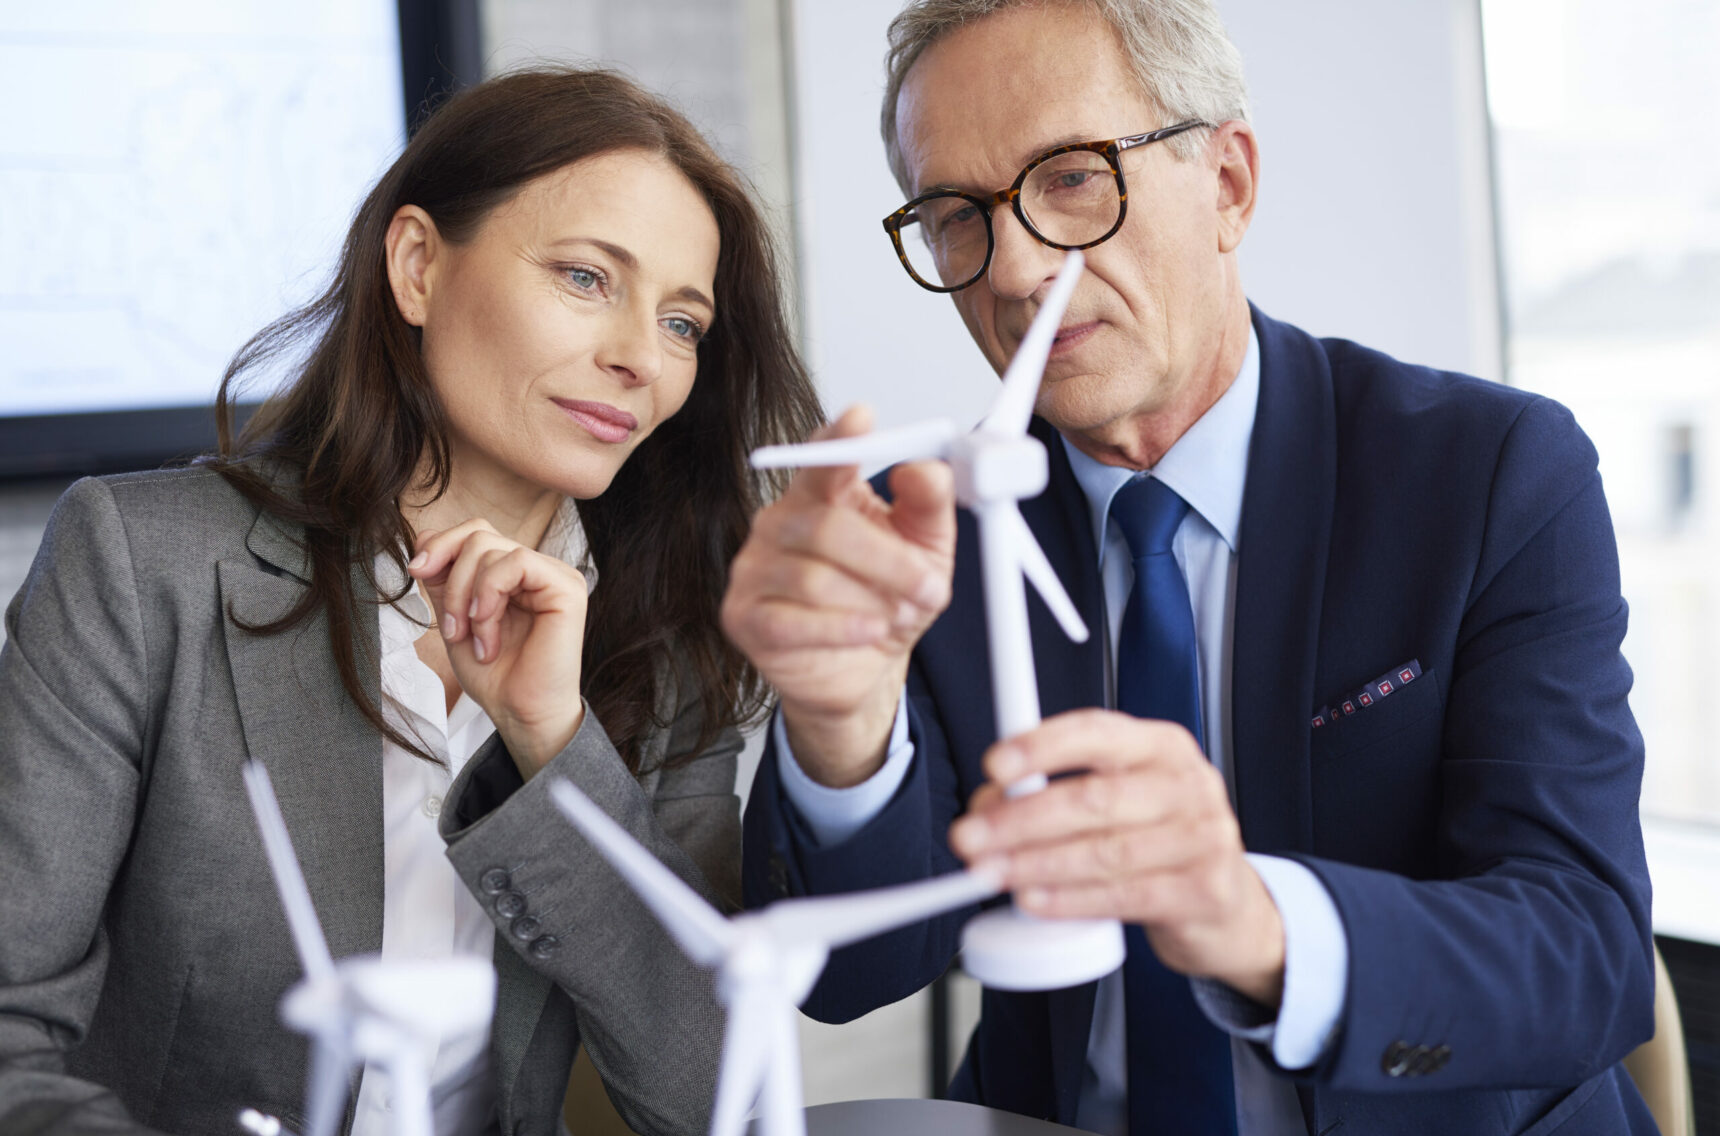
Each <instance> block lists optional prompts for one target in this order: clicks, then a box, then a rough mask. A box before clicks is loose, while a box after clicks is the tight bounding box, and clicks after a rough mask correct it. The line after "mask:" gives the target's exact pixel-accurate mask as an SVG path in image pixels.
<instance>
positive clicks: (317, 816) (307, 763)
mask: <svg viewBox="0 0 1720 1136" xmlns="http://www.w3.org/2000/svg"><path fill="white" fill-rule="evenodd" d="M246 546H247V547H248V548H249V549H250V551H251V552H252V554H253V555H254V556H255V557H256V561H253V562H250V563H246V562H244V561H242V560H223V561H221V562H220V563H219V564H218V565H217V566H216V573H217V577H218V580H219V586H220V594H221V605H222V610H223V615H224V618H223V619H222V621H221V627H222V632H223V634H224V636H225V639H226V647H227V661H228V666H229V668H230V670H231V673H232V678H233V689H234V692H235V694H236V696H237V699H238V704H239V717H240V722H241V724H242V726H243V729H244V733H245V746H246V749H247V750H248V751H249V753H248V756H250V757H253V758H255V759H257V760H258V761H261V762H262V763H263V765H264V767H265V768H266V769H267V770H268V771H269V778H270V780H271V781H272V782H273V783H274V788H275V794H276V796H277V797H279V798H280V802H281V812H282V814H283V815H284V816H285V818H286V822H287V829H288V831H289V832H291V833H292V836H293V847H294V851H295V852H297V854H298V858H299V862H300V864H301V865H302V866H303V868H304V874H305V882H306V883H307V884H308V886H309V887H310V892H311V898H312V900H313V901H314V902H315V904H316V909H317V915H318V917H319V919H320V920H321V922H322V925H323V933H324V934H325V935H326V936H327V938H328V942H329V950H330V951H331V952H332V953H333V954H334V956H335V957H336V958H341V957H344V956H346V955H351V954H365V953H374V952H377V951H380V950H381V949H382V896H383V855H382V815H383V814H382V743H381V740H380V739H379V738H378V736H377V733H376V730H375V728H374V727H372V726H371V725H370V723H369V722H367V721H366V720H365V718H364V716H363V715H362V714H361V713H360V712H359V710H358V708H357V707H356V706H354V705H353V704H352V700H351V699H350V698H348V697H347V695H346V690H345V688H344V687H342V685H341V681H340V673H339V671H338V670H337V669H336V667H335V662H334V658H333V655H332V653H331V652H330V650H329V646H328V624H327V621H326V618H325V617H324V616H322V615H321V614H318V615H316V616H314V617H313V618H311V619H309V620H307V621H306V622H304V623H302V624H300V625H299V626H297V627H294V628H292V629H291V630H288V631H284V632H281V633H278V634H274V635H259V634H255V633H252V632H249V631H246V630H244V629H243V628H242V627H240V626H238V624H237V623H235V619H237V620H238V621H241V622H244V623H247V624H257V623H264V622H268V621H270V620H274V619H278V618H279V617H280V616H281V615H282V614H284V613H285V612H286V611H288V610H289V609H290V608H291V607H292V606H293V605H294V604H296V603H297V602H298V601H299V600H300V599H301V598H302V597H303V596H304V591H305V586H306V583H307V580H308V577H309V575H310V569H309V566H308V560H307V558H306V555H305V552H304V550H303V549H302V548H301V547H300V546H299V544H298V542H297V541H296V540H294V539H293V537H292V536H291V535H290V534H289V533H288V532H287V531H286V530H285V529H284V528H283V527H282V526H281V525H280V524H279V523H278V522H277V521H275V520H274V519H273V518H271V517H270V516H269V515H268V514H266V513H265V514H260V515H259V517H258V520H257V522H256V523H255V524H254V525H253V526H252V529H251V533H250V535H249V537H248V538H247V540H246ZM368 598H369V596H368V595H366V594H361V597H360V603H359V604H358V610H359V613H360V615H359V618H358V620H357V624H356V626H355V627H354V639H355V643H354V646H355V648H356V650H357V656H358V669H359V674H360V676H361V679H362V681H363V682H364V684H365V689H366V693H367V694H369V695H370V697H371V698H373V699H374V698H377V697H378V696H379V694H380V683H381V680H380V674H379V671H378V664H377V658H378V654H377V653H378V650H379V645H378V638H377V619H376V609H375V607H374V605H371V604H369V603H367V602H365V601H366V600H368Z"/></svg>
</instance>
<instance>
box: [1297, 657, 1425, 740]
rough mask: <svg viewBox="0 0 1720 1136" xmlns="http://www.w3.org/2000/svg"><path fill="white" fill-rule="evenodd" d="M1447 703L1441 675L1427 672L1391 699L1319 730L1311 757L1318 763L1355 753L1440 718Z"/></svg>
mask: <svg viewBox="0 0 1720 1136" xmlns="http://www.w3.org/2000/svg"><path fill="white" fill-rule="evenodd" d="M1444 702H1445V700H1444V697H1443V696H1442V693H1441V691H1440V689H1439V673H1438V672H1437V671H1435V670H1431V669H1429V670H1424V671H1422V673H1421V675H1420V677H1419V678H1417V679H1416V680H1415V681H1414V682H1410V683H1405V684H1404V685H1402V686H1400V687H1398V688H1397V689H1396V690H1394V691H1392V693H1391V695H1390V696H1389V697H1386V698H1381V699H1380V700H1379V701H1377V702H1375V703H1374V704H1373V705H1372V706H1369V707H1366V708H1365V709H1363V710H1361V711H1360V712H1358V713H1355V714H1350V715H1348V716H1345V717H1341V718H1338V719H1336V720H1334V721H1331V722H1328V723H1326V724H1325V725H1324V726H1321V727H1320V728H1319V729H1316V730H1315V731H1314V732H1313V737H1312V738H1311V739H1310V741H1309V754H1310V756H1311V757H1312V758H1313V759H1314V760H1315V761H1319V760H1321V759H1322V758H1337V757H1342V756H1343V755H1345V754H1348V753H1354V752H1355V751H1356V750H1359V749H1362V748H1364V747H1366V746H1371V745H1373V744H1374V743H1376V742H1382V741H1384V740H1386V739H1387V738H1389V737H1392V736H1393V735H1395V734H1399V733H1401V732H1403V731H1404V730H1407V729H1409V728H1410V727H1411V726H1413V725H1415V724H1416V723H1418V722H1422V721H1425V720H1426V719H1428V718H1431V717H1433V716H1435V715H1437V714H1438V713H1439V712H1440V710H1441V708H1442V707H1443V706H1444Z"/></svg>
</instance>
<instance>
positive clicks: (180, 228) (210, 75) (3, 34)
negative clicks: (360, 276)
mask: <svg viewBox="0 0 1720 1136" xmlns="http://www.w3.org/2000/svg"><path fill="white" fill-rule="evenodd" d="M396 3H397V0H304V2H297V3H291V4H283V3H280V2H279V0H150V2H149V3H146V4H139V3H135V2H134V0H80V2H79V3H75V4H55V3H43V4H6V5H0V106H5V107H6V108H7V110H6V127H5V129H4V130H0V472H18V471H20V470H21V469H29V468H31V467H32V464H34V466H36V467H40V468H44V469H45V468H50V467H52V466H53V465H54V461H53V460H52V457H51V455H49V456H47V457H44V456H43V455H41V454H35V456H34V457H32V453H33V452H34V451H33V450H32V444H33V443H32V439H35V440H36V441H38V442H39V441H40V440H41V436H42V435H43V434H44V433H47V434H54V435H61V434H64V435H66V437H65V438H62V439H60V440H59V444H60V445H61V452H63V451H65V450H66V449H68V448H69V449H72V450H75V449H77V448H78V445H79V443H78V441H77V439H76V437H75V435H76V432H77V428H78V426H79V425H80V424H82V425H83V426H85V427H87V428H88V430H90V431H94V432H95V433H97V434H100V433H102V432H103V431H107V432H110V433H111V432H114V431H118V433H119V435H125V434H126V433H127V431H128V426H127V423H130V424H131V426H133V427H135V429H136V430H142V431H147V430H149V429H152V428H155V429H161V428H170V427H169V426H168V425H167V424H168V423H169V422H171V421H178V417H177V416H176V415H174V414H173V413H171V411H173V410H174V409H175V408H180V409H182V410H184V411H185V413H187V414H198V415H199V420H200V421H203V422H206V421H207V414H206V409H207V408H208V407H209V405H210V404H211V403H212V402H213V399H214V395H215V389H216V385H217V384H218V382H219V381H220V377H221V372H222V370H223V368H224V367H225V365H226V364H227V362H228V360H229V359H230V358H231V357H232V355H233V353H234V351H235V350H236V349H237V348H238V347H239V346H240V345H241V344H242V343H244V342H245V340H246V339H248V338H249V337H250V336H251V335H252V334H253V333H254V332H256V331H257V330H258V329H259V328H260V327H262V326H263V325H264V324H266V323H268V322H269V321H270V320H272V319H274V318H276V317H277V316H280V315H281V314H283V313H284V312H286V311H287V310H288V309H289V308H292V307H294V306H296V305H299V304H302V303H304V302H305V301H306V300H308V299H310V298H311V297H313V296H314V295H315V294H316V293H317V292H318V291H319V290H320V288H321V287H322V286H323V285H324V284H325V283H326V281H327V276H328V273H329V271H330V269H331V267H332V264H333V259H334V256H335V253H336V251H337V250H338V248H339V243H340V240H341V238H342V236H343V235H344V233H345V230H346V227H347V224H348V222H349V220H350V218H351V216H352V214H353V211H354V209H355V208H356V207H357V205H358V202H359V200H360V199H361V198H362V196H363V194H364V193H365V191H366V190H367V189H368V187H369V186H370V184H371V183H372V182H373V181H374V180H375V179H376V177H377V176H378V175H379V174H380V173H381V172H382V170H383V169H385V168H386V167H387V164H388V163H389V162H390V161H391V160H392V159H393V157H394V155H395V154H396V153H397V152H398V151H399V148H400V146H401V143H402V140H403V136H404V116H403V114H402V102H401V89H402V84H401V57H400V42H401V39H400V27H399V23H398V11H397V7H396ZM128 411H150V412H152V413H146V414H142V415H140V416H138V417H136V418H134V419H127V420H124V421H115V420H110V419H101V418H99V417H92V416H101V415H105V414H111V413H114V412H128ZM151 424H154V425H153V426H152V425H151ZM134 432H135V431H134ZM116 440H119V441H121V442H123V440H124V439H123V438H118V437H117V436H116ZM132 440H133V441H136V442H146V441H147V439H132ZM103 444H106V443H103ZM98 448H99V447H98ZM122 448H123V447H122ZM169 448H170V447H169ZM145 449H147V447H145ZM139 452H144V451H142V450H140V451H139ZM163 456H165V455H163Z"/></svg>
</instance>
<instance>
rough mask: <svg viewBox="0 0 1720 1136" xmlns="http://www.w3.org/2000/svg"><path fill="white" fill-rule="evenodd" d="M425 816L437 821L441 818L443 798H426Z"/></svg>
mask: <svg viewBox="0 0 1720 1136" xmlns="http://www.w3.org/2000/svg"><path fill="white" fill-rule="evenodd" d="M424 815H425V816H427V817H429V818H430V819H431V820H435V819H436V818H437V817H439V816H441V815H442V798H441V797H425V798H424Z"/></svg>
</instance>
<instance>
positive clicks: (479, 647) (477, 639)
mask: <svg viewBox="0 0 1720 1136" xmlns="http://www.w3.org/2000/svg"><path fill="white" fill-rule="evenodd" d="M485 653H486V652H485V651H484V640H483V637H482V636H479V635H474V636H472V654H474V655H476V656H478V661H479V662H480V663H481V662H483V661H484V655H485Z"/></svg>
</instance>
